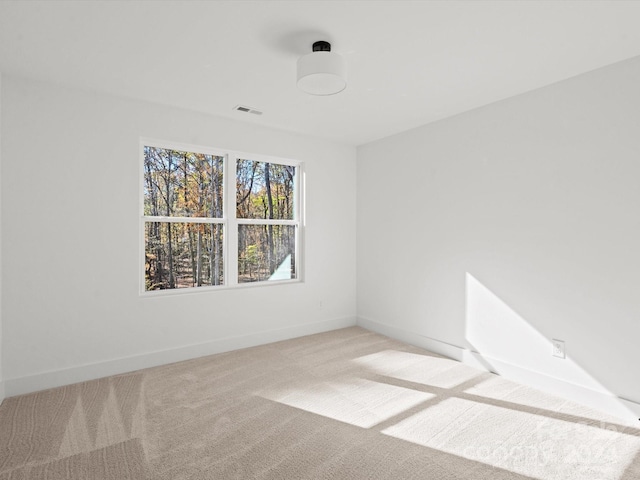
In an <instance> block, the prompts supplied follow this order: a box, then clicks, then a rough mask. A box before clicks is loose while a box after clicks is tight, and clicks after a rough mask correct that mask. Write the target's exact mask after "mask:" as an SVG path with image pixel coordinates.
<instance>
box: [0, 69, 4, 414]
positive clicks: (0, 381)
mask: <svg viewBox="0 0 640 480" xmlns="http://www.w3.org/2000/svg"><path fill="white" fill-rule="evenodd" d="M0 91H2V74H0ZM2 342H3V336H2V95H0V404H1V403H2V401H3V400H4V377H3V375H2Z"/></svg>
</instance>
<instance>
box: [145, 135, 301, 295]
mask: <svg viewBox="0 0 640 480" xmlns="http://www.w3.org/2000/svg"><path fill="white" fill-rule="evenodd" d="M141 150H142V157H143V172H142V179H143V182H142V183H143V186H142V207H141V210H142V215H141V218H142V222H141V225H142V230H143V232H142V237H143V241H142V244H143V245H142V252H143V259H144V260H143V264H144V267H143V282H142V286H141V291H142V292H143V293H154V294H155V293H158V291H164V292H165V293H167V292H175V291H179V290H180V291H185V290H189V289H190V290H191V291H193V290H194V289H193V287H201V288H204V289H207V288H216V289H220V288H227V287H234V286H243V285H245V286H246V285H247V284H253V285H255V284H265V283H274V282H276V283H277V282H283V281H284V282H286V281H297V280H300V278H301V276H300V255H301V249H300V245H301V220H300V212H301V211H302V209H301V199H302V195H301V182H299V181H298V179H299V178H300V175H301V173H300V172H301V168H302V167H301V164H300V163H299V162H292V161H289V160H283V159H274V158H271V157H264V156H259V155H246V154H240V153H235V152H231V151H214V150H212V149H208V148H203V147H194V146H185V145H175V144H167V143H166V142H158V141H155V140H154V141H151V140H143V141H142V142H141Z"/></svg>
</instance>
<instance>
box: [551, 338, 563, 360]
mask: <svg viewBox="0 0 640 480" xmlns="http://www.w3.org/2000/svg"><path fill="white" fill-rule="evenodd" d="M551 344H552V345H553V352H552V355H553V356H554V357H558V358H566V356H567V355H566V352H565V349H564V340H555V339H552V340H551Z"/></svg>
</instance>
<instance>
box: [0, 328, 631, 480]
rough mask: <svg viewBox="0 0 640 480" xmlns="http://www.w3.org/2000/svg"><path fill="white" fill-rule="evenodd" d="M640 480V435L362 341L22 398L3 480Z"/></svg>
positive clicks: (262, 350)
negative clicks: (532, 479)
mask: <svg viewBox="0 0 640 480" xmlns="http://www.w3.org/2000/svg"><path fill="white" fill-rule="evenodd" d="M254 478H256V479H394V480H395V479H398V480H399V479H436V480H448V479H474V480H484V479H491V480H506V479H531V478H535V479H541V480H551V479H563V480H564V479H580V480H582V479H584V480H632V479H635V480H637V479H640V430H638V429H636V428H632V427H631V426H628V425H624V424H622V423H621V422H619V421H618V420H617V419H614V418H608V417H606V416H604V415H602V414H600V413H597V412H594V411H591V410H589V409H587V408H584V407H581V406H578V405H576V404H573V403H571V402H568V401H565V400H562V399H560V398H557V397H553V396H550V395H547V394H544V393H541V392H539V391H536V390H534V389H531V388H527V387H524V386H521V385H517V384H515V383H513V382H510V381H507V380H504V379H502V378H500V377H498V376H495V375H491V374H488V373H484V372H481V371H478V370H475V369H473V368H470V367H468V366H465V365H462V364H460V363H457V362H454V361H452V360H448V359H445V358H442V357H439V356H437V355H434V354H431V353H429V352H426V351H424V350H421V349H419V348H415V347H412V346H409V345H406V344H403V343H400V342H396V341H394V340H391V339H389V338H386V337H383V336H380V335H377V334H374V333H371V332H368V331H366V330H363V329H361V328H357V327H354V328H348V329H344V330H338V331H334V332H329V333H324V334H319V335H312V336H309V337H303V338H298V339H294V340H288V341H285V342H279V343H274V344H271V345H265V346H261V347H255V348H250V349H246V350H240V351H236V352H230V353H226V354H220V355H214V356H210V357H204V358H200V359H197V360H191V361H187V362H181V363H177V364H172V365H167V366H163V367H157V368H151V369H147V370H142V371H138V372H134V373H130V374H126V375H119V376H114V377H109V378H104V379H100V380H95V381H91V382H85V383H81V384H76V385H70V386H66V387H62V388H56V389H53V390H47V391H43V392H38V393H33V394H29V395H23V396H19V397H13V398H8V399H6V400H5V401H4V403H3V404H2V406H0V480H9V479H10V480H17V479H20V480H23V479H24V480H27V479H28V480H41V479H42V480H44V479H46V480H53V479H82V480H87V479H95V480H99V479H109V480H126V479H135V480H137V479H149V480H156V479H159V480H162V479H167V480H169V479H171V480H178V479H194V480H195V479H254Z"/></svg>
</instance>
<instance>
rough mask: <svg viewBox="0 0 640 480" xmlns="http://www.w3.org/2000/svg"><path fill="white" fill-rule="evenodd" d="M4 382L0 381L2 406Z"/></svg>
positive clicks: (0, 402)
mask: <svg viewBox="0 0 640 480" xmlns="http://www.w3.org/2000/svg"><path fill="white" fill-rule="evenodd" d="M4 396H5V395H4V382H3V381H0V405H2V402H3V401H4Z"/></svg>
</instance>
